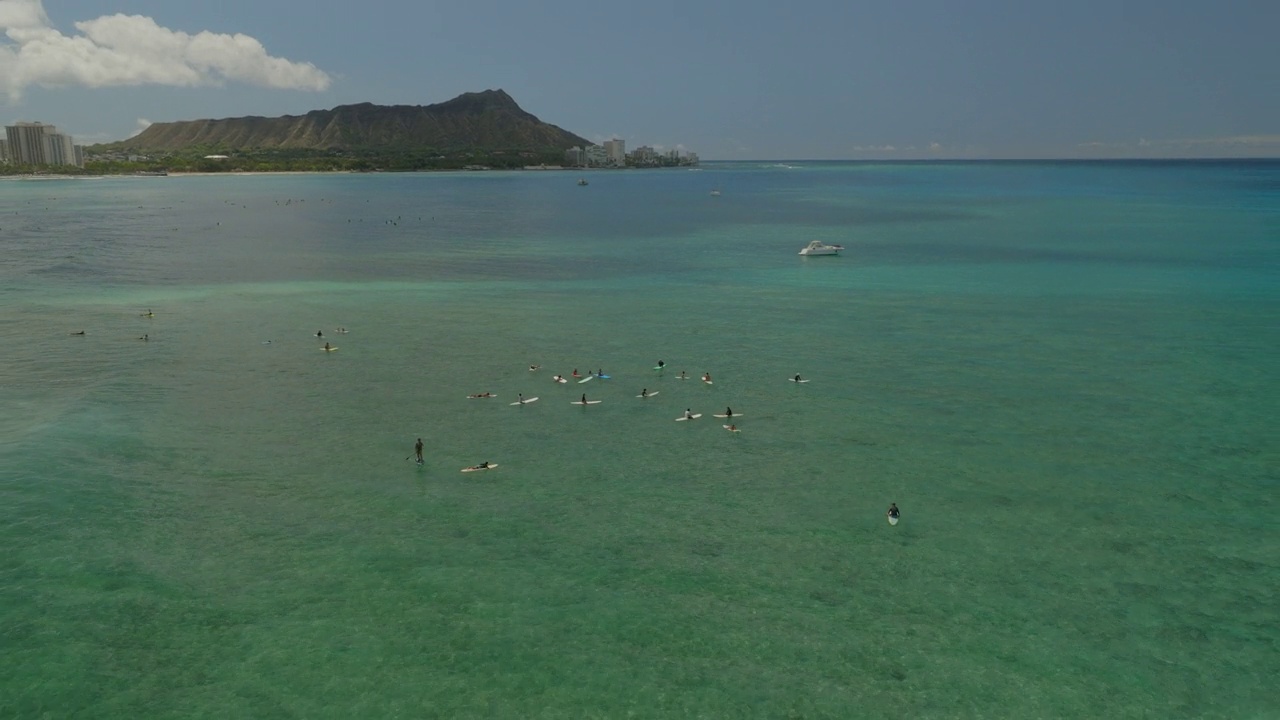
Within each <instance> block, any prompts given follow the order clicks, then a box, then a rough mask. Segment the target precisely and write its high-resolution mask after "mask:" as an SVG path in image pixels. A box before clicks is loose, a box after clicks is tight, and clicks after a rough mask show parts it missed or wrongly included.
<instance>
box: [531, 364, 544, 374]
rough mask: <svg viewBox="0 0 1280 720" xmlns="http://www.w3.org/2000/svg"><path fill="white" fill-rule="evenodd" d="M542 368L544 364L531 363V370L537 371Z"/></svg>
mask: <svg viewBox="0 0 1280 720" xmlns="http://www.w3.org/2000/svg"><path fill="white" fill-rule="evenodd" d="M541 368H542V366H541V365H530V366H529V372H536V371H537V370H539V369H541Z"/></svg>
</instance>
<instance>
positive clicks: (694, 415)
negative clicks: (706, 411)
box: [676, 413, 702, 422]
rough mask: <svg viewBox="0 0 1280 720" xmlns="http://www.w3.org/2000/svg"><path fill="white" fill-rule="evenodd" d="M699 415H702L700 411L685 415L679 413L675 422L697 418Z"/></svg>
mask: <svg viewBox="0 0 1280 720" xmlns="http://www.w3.org/2000/svg"><path fill="white" fill-rule="evenodd" d="M700 417H702V413H694V414H693V415H690V416H687V417H686V416H684V415H681V416H680V417H678V418H676V422H684V421H685V420H697V419H698V418H700Z"/></svg>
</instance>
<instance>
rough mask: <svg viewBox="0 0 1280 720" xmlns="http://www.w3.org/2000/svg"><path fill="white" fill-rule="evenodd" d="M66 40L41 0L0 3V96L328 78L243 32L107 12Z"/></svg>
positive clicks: (296, 86) (302, 84)
mask: <svg viewBox="0 0 1280 720" xmlns="http://www.w3.org/2000/svg"><path fill="white" fill-rule="evenodd" d="M75 26H76V30H78V31H79V34H77V35H63V34H62V33H61V32H60V31H58V30H57V29H56V28H54V27H53V26H52V25H51V24H50V22H49V17H48V15H46V14H45V11H44V6H43V4H42V0H0V31H3V32H4V35H5V36H6V37H7V38H8V41H7V42H5V41H4V40H0V92H4V93H7V94H8V95H9V97H10V98H11V99H18V98H19V97H21V95H22V92H23V90H25V89H26V88H27V87H30V86H32V85H40V86H47V87H63V86H80V87H92V88H98V87H110V86H117V85H171V86H178V87H196V86H202V85H221V84H223V83H224V82H227V81H233V82H244V83H249V84H251V85H259V86H262V87H269V88H281V89H290V90H325V89H327V88H328V87H329V83H330V77H329V75H328V74H327V73H325V72H324V71H322V70H320V69H319V68H317V67H316V66H315V65H312V64H311V63H306V62H303V63H299V62H293V61H290V60H286V59H284V58H278V57H272V56H271V55H268V54H267V51H266V48H264V47H263V46H262V43H260V42H258V41H257V40H255V39H254V38H252V37H249V36H248V35H241V34H239V33H237V34H235V35H227V34H222V33H211V32H208V31H202V32H198V33H196V34H195V35H189V34H187V33H185V32H181V31H178V30H170V29H168V28H165V27H161V26H160V25H158V24H157V23H156V21H155V20H152V19H151V18H149V17H144V16H142V15H104V16H102V17H100V18H96V19H94V20H84V21H81V22H77V23H76V24H75Z"/></svg>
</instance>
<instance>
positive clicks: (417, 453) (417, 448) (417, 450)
mask: <svg viewBox="0 0 1280 720" xmlns="http://www.w3.org/2000/svg"><path fill="white" fill-rule="evenodd" d="M413 455H414V457H416V458H417V459H418V463H419V464H421V463H422V462H423V460H422V438H418V442H416V443H414V444H413Z"/></svg>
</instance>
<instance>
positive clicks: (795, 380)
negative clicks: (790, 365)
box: [787, 378, 809, 383]
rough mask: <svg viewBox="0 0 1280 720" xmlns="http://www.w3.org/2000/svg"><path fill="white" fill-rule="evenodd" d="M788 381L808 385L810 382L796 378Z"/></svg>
mask: <svg viewBox="0 0 1280 720" xmlns="http://www.w3.org/2000/svg"><path fill="white" fill-rule="evenodd" d="M787 379H788V380H790V381H791V382H793V383H807V382H809V381H808V380H797V379H795V378H787Z"/></svg>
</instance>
